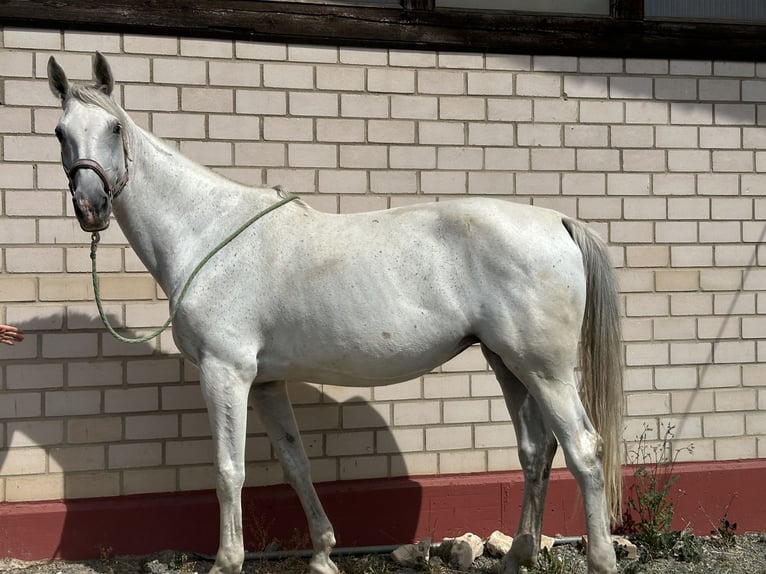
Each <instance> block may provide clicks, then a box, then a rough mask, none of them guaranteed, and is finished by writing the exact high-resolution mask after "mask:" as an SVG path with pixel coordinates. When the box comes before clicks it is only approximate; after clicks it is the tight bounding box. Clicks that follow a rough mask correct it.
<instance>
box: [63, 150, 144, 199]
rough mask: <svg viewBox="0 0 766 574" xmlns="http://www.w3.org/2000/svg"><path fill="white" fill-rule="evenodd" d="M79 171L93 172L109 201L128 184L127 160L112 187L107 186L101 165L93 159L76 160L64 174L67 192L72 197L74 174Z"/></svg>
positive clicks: (104, 172) (107, 180)
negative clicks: (67, 184)
mask: <svg viewBox="0 0 766 574" xmlns="http://www.w3.org/2000/svg"><path fill="white" fill-rule="evenodd" d="M81 169H89V170H91V171H93V172H94V173H95V174H96V175H97V176H98V178H99V179H100V180H101V183H102V184H103V185H104V193H106V195H107V196H108V197H109V199H114V198H115V197H117V196H118V195H120V193H122V190H123V189H125V186H126V185H127V184H128V179H129V176H128V162H127V158H126V161H125V172H124V173H123V174H122V176H120V178H119V179H118V180H117V181H115V182H114V185H109V178H108V177H107V175H106V171H105V170H104V168H103V167H101V164H100V163H98V162H97V161H96V160H93V159H78V160H77V161H76V162H74V163H73V164H72V165H71V166H70V167H69V169H68V170H67V169H65V170H64V173H66V176H67V179H68V180H69V192H70V193H71V194H72V195H74V189H75V185H74V176H75V174H76V173H77V172H78V171H79V170H81Z"/></svg>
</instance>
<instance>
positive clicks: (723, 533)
mask: <svg viewBox="0 0 766 574" xmlns="http://www.w3.org/2000/svg"><path fill="white" fill-rule="evenodd" d="M736 530H737V523H736V522H730V521H729V510H728V508H727V510H726V512H725V513H724V515H723V516H722V517H721V518H720V520H719V521H718V526H716V528H715V530H713V531H712V532H711V534H712V535H714V536H717V537H718V540H719V541H720V543H721V546H725V547H726V548H731V547H732V546H734V543H735V537H736V534H735V532H736Z"/></svg>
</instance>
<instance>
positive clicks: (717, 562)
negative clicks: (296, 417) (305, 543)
mask: <svg viewBox="0 0 766 574" xmlns="http://www.w3.org/2000/svg"><path fill="white" fill-rule="evenodd" d="M696 541H697V544H696V545H695V546H693V549H694V552H692V554H694V556H693V558H694V559H693V560H689V561H679V560H678V559H648V558H647V557H646V554H645V552H644V551H643V549H642V548H641V547H640V546H639V555H640V556H641V557H640V559H639V560H633V561H631V560H625V559H623V560H620V563H619V570H620V572H621V573H624V574H638V573H642V574H766V535H764V534H745V535H742V536H737V537H735V538H734V539H733V540H732V541H729V543H724V542H723V541H721V540H720V539H716V538H696ZM336 561H337V563H338V565H339V566H340V569H341V573H342V574H422V573H427V574H452V573H453V572H455V571H454V570H451V569H450V568H448V567H447V566H445V564H444V562H442V561H441V560H440V559H439V558H438V557H434V558H432V560H431V563H430V565H429V567H428V568H425V567H424V568H421V569H417V570H416V569H410V568H402V567H400V566H397V565H395V564H394V563H393V562H392V561H391V559H390V557H389V556H387V555H375V556H361V557H342V556H341V557H338V558H337V559H336ZM497 564H498V561H497V560H495V559H492V558H487V557H481V558H479V559H478V560H476V561H475V562H474V565H473V567H472V568H471V571H470V573H469V574H494V573H495V572H497ZM211 566H212V563H211V562H210V561H207V560H205V559H200V558H199V557H195V556H193V555H187V554H182V553H178V552H161V553H159V554H155V555H151V556H141V557H136V556H131V557H118V558H108V557H104V558H103V559H100V560H90V561H82V562H68V561H66V562H65V561H54V562H47V561H38V562H23V561H21V560H15V559H12V558H5V559H3V560H0V572H1V573H7V574H139V573H140V574H192V573H199V574H204V573H206V572H207V571H208V570H209V569H210V567H211ZM306 572H307V569H306V562H305V561H303V560H300V559H298V558H291V559H287V560H281V561H263V560H256V561H247V562H246V563H245V567H244V569H243V573H245V574H304V573H306ZM585 573H586V567H585V560H584V556H583V555H582V553H581V551H580V548H579V547H578V546H577V545H561V546H556V547H554V549H553V552H552V555H551V556H548V557H543V559H542V560H541V565H540V566H539V567H538V568H535V569H530V570H529V571H528V572H527V574H585Z"/></svg>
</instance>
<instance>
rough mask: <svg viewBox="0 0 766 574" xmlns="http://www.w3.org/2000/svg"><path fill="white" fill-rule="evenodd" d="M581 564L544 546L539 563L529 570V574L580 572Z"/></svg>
mask: <svg viewBox="0 0 766 574" xmlns="http://www.w3.org/2000/svg"><path fill="white" fill-rule="evenodd" d="M581 571H582V570H581V568H580V564H579V563H578V562H576V561H574V560H572V559H571V558H569V557H567V556H565V555H564V556H558V555H556V554H554V553H553V552H551V551H550V550H548V549H547V548H543V549H541V550H540V554H539V555H538V558H537V565H536V566H535V567H534V568H530V569H529V570H528V572H529V574H579V572H581Z"/></svg>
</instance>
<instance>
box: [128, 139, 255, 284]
mask: <svg viewBox="0 0 766 574" xmlns="http://www.w3.org/2000/svg"><path fill="white" fill-rule="evenodd" d="M134 129H135V130H136V137H135V139H134V144H133V146H132V148H133V149H132V150H131V152H132V157H131V162H130V167H129V169H130V181H129V183H128V186H127V187H126V189H125V191H124V193H123V194H122V195H121V196H120V198H119V199H118V200H117V201H116V202H115V205H114V211H115V217H116V218H117V221H118V223H119V224H120V227H121V228H122V231H123V232H124V233H125V236H126V237H127V238H128V241H129V242H130V245H131V246H132V247H133V249H134V251H135V252H136V254H137V255H138V257H139V258H140V259H141V261H142V262H143V263H144V265H146V267H147V269H148V270H149V272H150V273H151V274H152V275H153V276H154V278H155V279H156V280H157V282H158V283H159V284H160V286H161V287H162V288H163V290H164V291H165V293H166V294H167V295H168V296H170V297H172V296H173V295H177V294H178V291H179V290H180V289H181V287H182V286H183V283H184V282H185V280H186V278H187V277H188V276H189V273H190V272H191V270H192V269H193V267H194V265H196V264H197V263H198V262H199V261H200V260H201V259H202V258H203V257H204V256H205V255H206V254H207V253H208V252H209V251H210V249H211V248H212V247H213V246H214V245H215V243H216V242H217V241H219V240H220V237H221V235H222V233H223V231H224V230H225V229H227V227H228V225H227V219H228V218H227V217H226V213H224V212H222V211H221V208H222V206H226V205H227V204H230V203H231V201H226V200H225V199H222V198H221V195H222V194H227V193H228V194H229V195H228V196H229V197H230V196H231V194H237V193H241V186H239V185H237V184H235V183H233V182H229V181H228V180H226V179H224V178H222V177H220V176H218V175H216V174H214V173H212V172H210V171H208V170H206V169H204V168H201V167H200V166H198V165H196V164H194V163H193V162H192V161H191V160H189V159H188V158H185V157H184V156H182V155H181V154H180V153H178V152H177V151H176V150H174V149H172V148H170V147H169V146H167V145H166V144H165V143H164V142H162V141H161V140H159V139H157V138H155V137H153V136H151V135H150V134H148V133H146V132H143V131H142V130H140V129H139V128H137V127H136V128H134ZM247 194H248V201H251V202H253V203H255V204H258V203H260V202H261V198H260V195H261V193H259V192H258V191H257V190H255V189H254V190H247ZM216 196H217V197H216ZM265 201H266V200H265V199H264V200H263V202H264V203H265Z"/></svg>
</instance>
